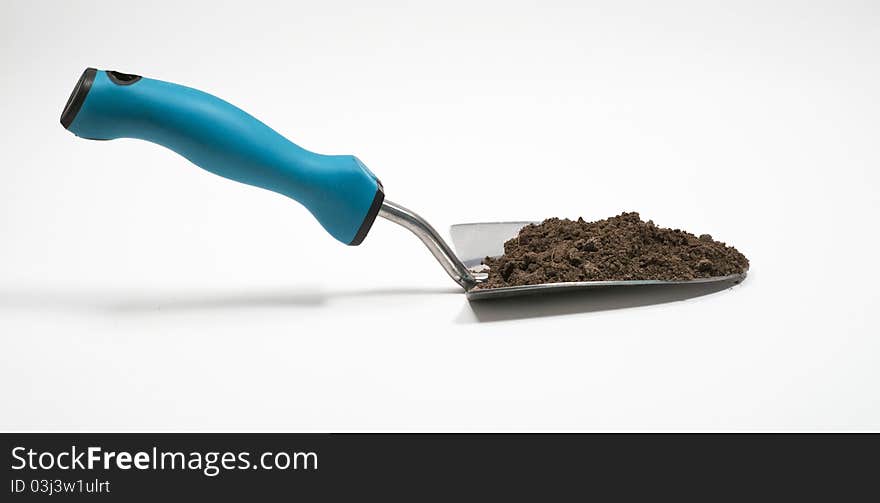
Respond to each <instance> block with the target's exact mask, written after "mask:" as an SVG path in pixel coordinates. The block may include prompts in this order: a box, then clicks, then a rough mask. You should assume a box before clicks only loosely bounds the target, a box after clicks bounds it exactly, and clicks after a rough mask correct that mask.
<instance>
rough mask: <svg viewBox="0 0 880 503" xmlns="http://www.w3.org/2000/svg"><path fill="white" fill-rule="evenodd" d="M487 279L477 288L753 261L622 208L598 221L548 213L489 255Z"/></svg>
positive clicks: (680, 272) (682, 276)
mask: <svg viewBox="0 0 880 503" xmlns="http://www.w3.org/2000/svg"><path fill="white" fill-rule="evenodd" d="M483 264H485V265H487V266H489V279H488V281H486V282H485V283H482V284H481V285H479V286H478V288H499V287H504V286H518V285H535V284H540V283H557V282H562V281H609V280H644V279H654V280H673V281H682V280H691V279H695V278H708V277H716V276H728V275H731V274H741V273H743V272H745V271H746V270H748V268H749V261H748V259H746V257H745V256H744V255H743V254H742V253H740V252H738V251H737V250H736V248H733V247H731V246H727V245H725V244H724V243H721V242H719V241H715V240H713V239H712V236H710V235H708V234H703V235H701V236H699V237H697V236H695V235H693V234H690V233H688V232H685V231H682V230H679V229H666V228H663V227H657V226H656V225H654V222H652V221H650V220H649V221H647V222H643V221H642V219H641V218H640V217H639V214H638V213H635V212H632V213H622V214H620V215H618V216H616V217H611V218H608V219H605V220H599V221H597V222H585V221H584V220H583V219H582V218H579V219H578V220H577V221H572V220H568V219H563V220H560V219H558V218H549V219H547V220H544V222H542V223H540V224H530V225H527V226H525V227H524V228H523V229H522V230H521V231H520V233H519V236H517V237H515V238H513V239H511V240H509V241H507V242H506V243H504V255H502V256H501V257H497V258H492V257H486V258H485V259H484V260H483Z"/></svg>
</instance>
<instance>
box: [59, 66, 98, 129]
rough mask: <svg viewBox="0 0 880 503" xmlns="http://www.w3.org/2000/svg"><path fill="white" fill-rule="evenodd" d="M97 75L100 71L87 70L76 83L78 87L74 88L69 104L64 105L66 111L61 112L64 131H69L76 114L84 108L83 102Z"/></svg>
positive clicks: (68, 99) (68, 100)
mask: <svg viewBox="0 0 880 503" xmlns="http://www.w3.org/2000/svg"><path fill="white" fill-rule="evenodd" d="M97 74H98V70H96V69H94V68H86V70H85V71H84V72H83V74H82V75H81V76H80V78H79V80H78V81H77V82H76V87H74V88H73V92H72V93H70V97H69V98H67V104H66V105H64V111H63V112H61V125H62V126H64V129H69V128H70V125H71V124H73V119H75V118H76V114H77V113H79V109H80V108H82V106H83V102H84V101H86V95H88V94H89V90H90V89H91V88H92V82H94V81H95V75H97Z"/></svg>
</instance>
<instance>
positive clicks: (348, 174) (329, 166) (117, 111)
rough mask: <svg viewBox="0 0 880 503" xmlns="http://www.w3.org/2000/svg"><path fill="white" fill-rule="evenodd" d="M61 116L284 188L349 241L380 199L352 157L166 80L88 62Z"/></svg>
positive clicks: (376, 185) (71, 125)
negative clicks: (313, 148)
mask: <svg viewBox="0 0 880 503" xmlns="http://www.w3.org/2000/svg"><path fill="white" fill-rule="evenodd" d="M61 123H62V125H64V127H66V128H67V129H68V130H70V131H71V132H73V133H74V134H76V135H77V136H80V137H83V138H88V139H93V140H111V139H114V138H137V139H141V140H147V141H150V142H153V143H157V144H159V145H162V146H164V147H167V148H169V149H171V150H173V151H175V152H177V153H178V154H180V155H182V156H184V157H186V158H187V159H189V160H190V161H192V162H193V163H195V164H196V165H198V166H200V167H202V168H204V169H206V170H208V171H211V172H212V173H216V174H218V175H220V176H224V177H226V178H230V179H232V180H237V181H239V182H243V183H247V184H249V185H255V186H257V187H263V188H265V189H269V190H272V191H275V192H278V193H280V194H284V195H285V196H288V197H290V198H291V199H294V200H296V201H299V202H300V203H302V204H303V205H304V206H305V207H306V208H308V210H309V211H311V212H312V214H313V215H314V216H315V218H317V219H318V222H320V223H321V225H322V226H324V229H326V230H327V232H329V233H330V234H331V235H332V236H333V237H334V238H336V239H338V240H339V241H342V242H343V243H346V244H350V245H357V244H360V242H361V241H362V240H363V239H364V237H365V236H366V234H367V232H368V231H369V230H370V226H371V225H372V224H373V221H374V220H375V218H376V215H377V214H378V212H379V208H380V207H381V205H382V200H383V198H384V194H383V189H382V184H381V183H380V182H379V180H378V179H377V178H376V176H375V175H373V173H371V172H370V170H369V169H367V167H366V166H364V165H363V164H362V163H361V161H360V160H358V158H357V157H354V156H351V155H321V154H316V153H314V152H309V151H308V150H305V149H303V148H301V147H299V146H297V145H296V144H294V143H292V142H291V141H290V140H288V139H286V138H284V137H283V136H281V135H280V134H278V133H276V132H275V131H274V130H273V129H272V128H270V127H269V126H266V125H265V124H263V123H262V122H260V121H259V120H257V119H255V118H254V117H252V116H250V115H248V114H247V113H245V112H244V111H242V110H241V109H239V108H237V107H235V106H233V105H231V104H229V103H227V102H225V101H223V100H221V99H219V98H216V97H214V96H212V95H210V94H207V93H203V92H201V91H197V90H195V89H191V88H189V87H184V86H180V85H177V84H171V83H169V82H162V81H160V80H153V79H147V78H143V77H139V76H137V75H127V74H122V73H119V72H105V71H99V70H95V69H94V68H89V69H87V70H86V71H85V72H84V73H83V76H82V77H80V80H79V82H78V83H77V86H76V88H75V89H74V91H73V93H72V94H71V96H70V99H69V100H68V102H67V105H66V106H65V109H64V113H63V114H62V116H61Z"/></svg>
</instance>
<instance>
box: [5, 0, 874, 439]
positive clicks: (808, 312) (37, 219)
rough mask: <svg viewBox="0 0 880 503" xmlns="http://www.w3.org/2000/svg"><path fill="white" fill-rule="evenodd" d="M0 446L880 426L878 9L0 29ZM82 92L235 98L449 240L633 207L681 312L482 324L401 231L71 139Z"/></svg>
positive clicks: (549, 7) (560, 304) (316, 8)
mask: <svg viewBox="0 0 880 503" xmlns="http://www.w3.org/2000/svg"><path fill="white" fill-rule="evenodd" d="M0 9H2V12H0V37H2V38H0V40H2V47H0V68H2V69H3V70H2V71H3V78H2V79H0V109H2V120H0V138H2V142H3V143H2V149H0V160H2V163H0V397H2V404H0V428H3V429H11V430H54V429H64V430H80V429H89V430H95V429H97V430H105V429H111V430H138V429H150V430H154V429H155V430H203V429H211V430H293V431H363V430H368V431H376V430H379V431H385V430H390V431H396V430H431V431H434V430H437V431H450V430H451V431H472V430H489V431H496V430H501V431H520V430H538V431H545V430H578V431H580V430H876V429H878V425H880V399H878V384H880V365H878V359H880V356H878V353H880V341H878V333H880V330H878V314H877V310H878V307H880V306H878V293H877V289H878V280H880V274H878V259H877V256H878V255H877V253H878V251H877V244H878V239H877V223H876V217H877V215H878V195H877V194H878V188H880V187H878V185H880V175H878V163H880V151H878V144H877V140H878V133H880V55H878V49H880V9H878V7H877V4H876V3H875V2H870V1H865V2H839V1H828V2H791V3H784V2H764V1H760V2H726V3H725V2H712V3H711V5H709V3H708V2H684V3H681V2H679V3H672V2H648V1H645V2H635V3H632V2H616V1H609V2H603V3H596V2H591V3H590V2H577V1H572V2H511V1H503V2H493V3H489V2H473V1H466V2H448V1H447V2H421V3H418V2H399V3H383V2H355V1H352V2H347V3H346V2H331V1H321V2H317V1H316V2H308V3H306V2H278V3H274V4H265V5H263V4H260V3H257V2H242V1H234V2H217V1H211V2H205V3H203V4H201V5H198V4H196V3H195V2H182V1H176V2H122V1H118V0H114V1H109V2H97V1H89V2H61V1H58V2H35V1H17V2H15V1H14V2H9V1H6V2H3V3H2V7H0ZM86 66H95V67H98V68H101V69H116V70H120V71H124V72H131V73H137V74H141V75H145V76H149V77H154V78H160V79H163V80H170V81H174V82H178V83H182V84H186V85H189V86H192V87H196V88H200V89H203V90H205V91H208V92H211V93H213V94H216V95H218V96H220V97H223V98H225V99H227V100H229V101H231V102H233V103H235V104H237V105H239V106H240V107H242V108H244V109H245V110H247V111H249V112H251V113H252V114H254V115H255V116H257V117H258V118H260V119H262V120H263V121H264V122H266V123H267V124H269V125H271V126H272V127H274V128H275V129H277V130H278V131H279V132H281V133H282V134H285V135H287V136H288V137H290V138H291V139H292V140H294V141H295V142H297V143H299V144H300V145H302V146H304V147H306V148H308V149H311V150H315V151H318V152H322V153H353V154H356V155H358V156H359V157H360V158H361V159H362V160H363V161H364V162H365V163H366V164H367V165H368V166H369V167H370V168H371V169H372V170H373V171H374V172H375V173H377V174H378V176H379V177H380V178H381V179H382V181H383V182H384V184H385V187H386V193H387V195H388V197H389V199H392V200H394V201H396V202H399V203H402V204H404V205H406V206H409V207H411V208H412V209H414V210H416V211H418V212H419V213H421V214H423V215H424V216H425V217H427V218H428V219H429V220H430V221H431V222H432V223H433V224H434V225H435V226H436V227H437V228H439V229H446V228H447V226H448V225H450V224H452V223H457V222H470V221H492V220H529V219H541V218H544V217H549V216H567V217H578V216H583V217H584V218H586V219H597V218H604V217H607V216H610V215H613V214H617V213H619V212H621V211H624V210H634V211H639V212H641V214H642V216H643V217H644V218H645V219H653V220H654V221H655V222H656V223H658V224H659V225H663V226H670V227H680V228H684V229H688V230H691V231H693V232H696V233H698V234H699V233H705V232H707V233H711V234H712V235H713V236H714V237H716V238H717V239H720V240H723V241H726V242H728V243H730V244H734V245H735V246H737V247H738V248H739V249H740V250H741V251H743V252H744V253H745V254H746V255H747V256H748V257H749V258H750V259H751V261H752V268H751V272H750V275H749V277H748V279H747V280H746V281H745V282H744V283H743V284H741V285H739V286H736V287H734V288H732V289H729V290H722V291H720V292H716V293H712V294H710V295H704V296H699V297H696V298H691V299H688V300H684V301H679V302H665V301H667V300H672V297H674V295H673V296H669V295H665V294H658V293H656V292H655V293H645V292H629V293H627V292H593V293H588V294H581V295H572V296H563V297H553V298H533V299H525V300H521V301H518V302H506V303H496V304H493V305H483V306H477V305H469V304H468V302H467V301H466V299H465V297H464V295H463V294H462V293H461V292H460V291H459V290H458V289H457V288H456V285H455V284H454V283H452V282H451V281H450V280H449V278H448V277H446V276H445V274H444V272H443V271H442V269H441V268H440V267H439V265H438V264H437V263H436V262H434V260H433V258H432V257H431V256H430V255H429V254H428V253H427V252H426V251H425V249H424V248H423V247H422V245H421V244H420V243H419V242H418V241H417V240H416V239H415V238H414V237H413V236H411V235H409V234H408V233H407V232H406V231H404V230H403V229H401V228H398V227H396V226H395V225H393V224H391V223H390V222H385V221H379V222H377V223H376V225H375V227H374V228H373V230H372V232H371V233H370V235H369V236H368V237H367V239H366V241H365V243H364V244H363V245H362V246H360V247H356V248H351V247H346V246H343V245H341V244H339V243H337V242H336V241H334V240H333V239H332V238H331V237H330V236H329V235H327V234H325V233H324V231H323V230H322V229H321V227H320V226H319V225H318V224H317V223H316V221H315V220H314V219H313V218H312V217H311V215H310V214H309V213H308V212H307V211H306V210H304V209H303V208H302V207H301V206H300V205H298V204H296V203H294V202H292V201H290V200H288V199H286V198H284V197H282V196H279V195H277V194H274V193H271V192H267V191H263V190H260V189H256V188H253V187H248V186H244V185H240V184H237V183H234V182H230V181H228V180H224V179H221V178H219V177H217V176H214V175H211V174H209V173H206V172H204V171H202V170H200V169H198V168H196V167H194V166H192V165H191V164H189V163H188V162H187V161H185V160H184V159H182V158H181V157H179V156H177V155H176V154H174V153H173V152H170V151H167V150H164V149H162V148H159V147H156V146H155V145H151V144H148V143H145V142H138V141H134V140H116V141H110V142H92V141H86V140H82V139H78V138H76V137H75V136H73V135H72V134H70V133H69V132H67V131H65V130H64V129H63V128H62V127H61V125H60V124H59V123H58V117H59V116H60V113H61V109H62V107H63V105H64V103H65V101H66V99H67V96H68V94H69V92H70V90H71V89H72V87H73V85H74V83H75V82H76V79H77V78H78V77H79V75H80V73H81V72H82V70H83V69H84V68H85V67H86Z"/></svg>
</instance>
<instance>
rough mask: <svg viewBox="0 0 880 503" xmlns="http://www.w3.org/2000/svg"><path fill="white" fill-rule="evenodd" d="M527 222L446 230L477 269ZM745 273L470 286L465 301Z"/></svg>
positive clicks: (729, 278) (736, 276)
mask: <svg viewBox="0 0 880 503" xmlns="http://www.w3.org/2000/svg"><path fill="white" fill-rule="evenodd" d="M530 223H539V222H482V223H473V224H456V225H453V226H452V227H451V228H450V229H449V233H450V234H451V236H452V245H453V246H454V247H455V251H456V255H458V258H459V259H460V260H461V261H462V262H463V263H464V265H466V266H467V267H468V268H471V269H472V270H473V269H477V270H478V269H479V266H480V262H481V261H482V260H483V259H484V258H485V257H487V256H488V257H498V256H500V255H503V254H504V242H505V241H507V240H508V239H511V238H513V237H515V236H516V235H517V234H519V231H520V229H522V228H523V227H525V226H526V225H528V224H530ZM745 277H746V273H745V272H743V273H742V274H733V275H730V276H717V277H713V278H696V279H692V280H688V281H660V280H628V281H571V282H564V283H545V284H542V285H522V286H507V287H502V288H486V289H482V288H479V287H477V288H470V289H468V291H467V294H466V295H467V298H468V300H483V299H496V298H502V297H513V296H519V295H530V294H536V293H550V292H562V291H568V290H580V289H586V288H603V287H612V286H644V285H684V284H694V283H711V282H716V281H728V282H731V283H736V282H739V281H742V280H743V279H745Z"/></svg>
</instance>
